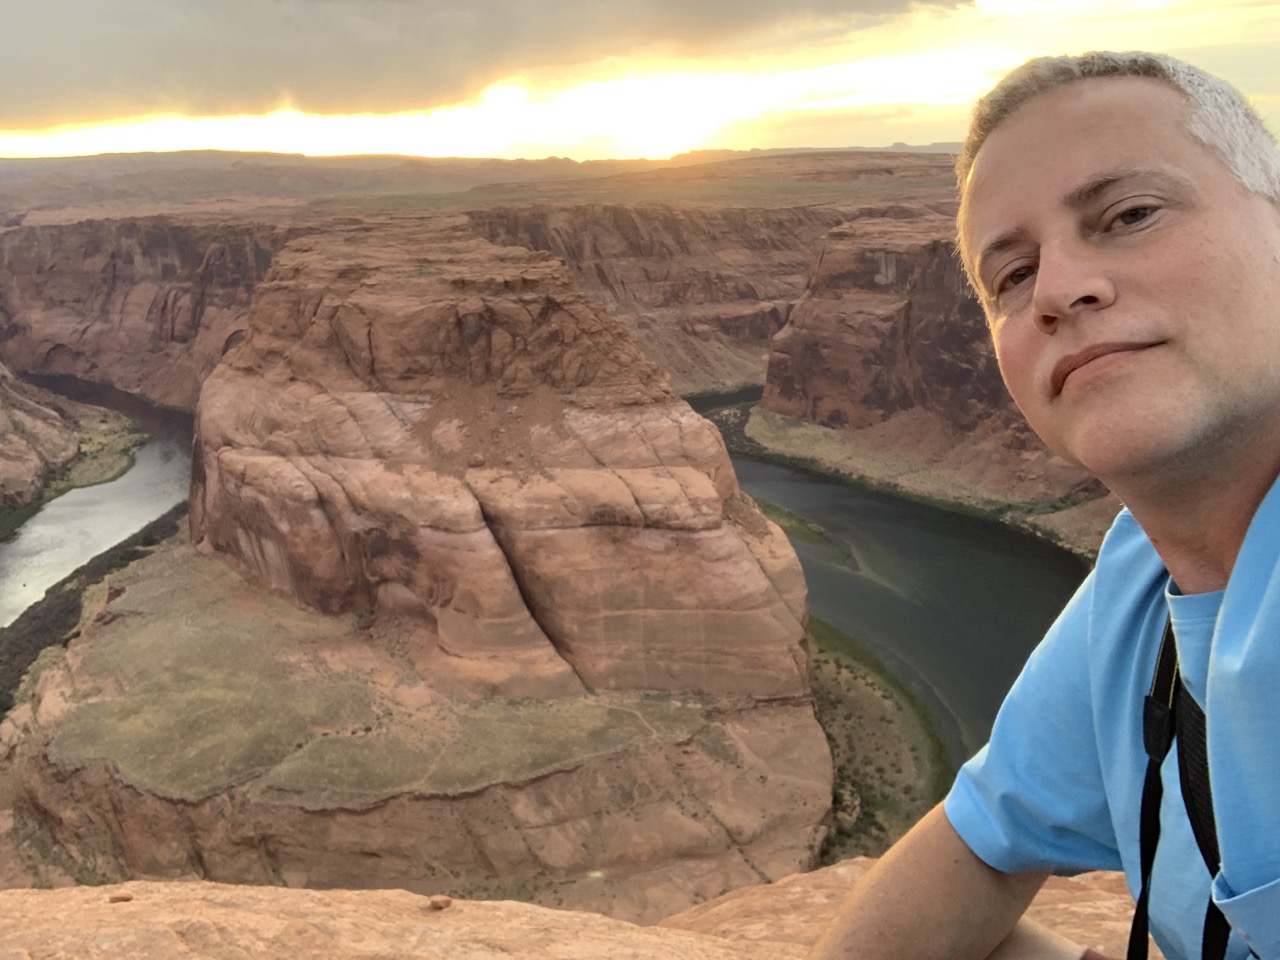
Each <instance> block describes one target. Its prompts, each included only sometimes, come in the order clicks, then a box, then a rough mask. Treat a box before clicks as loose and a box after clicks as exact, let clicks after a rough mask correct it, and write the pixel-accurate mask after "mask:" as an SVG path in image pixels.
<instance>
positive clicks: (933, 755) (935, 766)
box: [809, 617, 955, 803]
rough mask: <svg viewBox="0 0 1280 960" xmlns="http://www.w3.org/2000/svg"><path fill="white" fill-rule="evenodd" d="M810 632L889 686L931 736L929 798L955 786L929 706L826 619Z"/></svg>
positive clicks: (828, 649)
mask: <svg viewBox="0 0 1280 960" xmlns="http://www.w3.org/2000/svg"><path fill="white" fill-rule="evenodd" d="M809 635H810V637H812V639H813V643H814V646H816V647H817V648H818V649H819V650H822V651H824V652H826V653H830V654H833V655H837V656H840V657H843V658H845V659H846V660H848V661H849V662H850V663H852V664H856V665H858V666H860V667H861V668H862V669H863V670H865V671H867V672H868V673H869V674H871V675H872V676H874V677H875V678H876V680H877V681H879V682H881V683H883V684H884V685H885V686H886V687H888V688H889V690H890V691H891V693H892V695H893V696H894V697H896V698H898V699H899V700H900V701H901V702H902V703H904V704H905V705H906V706H907V707H908V708H909V709H910V711H911V713H912V714H913V715H914V716H915V718H916V721H917V722H918V723H919V725H920V728H921V730H922V731H923V732H924V734H925V736H926V738H927V739H928V746H929V749H928V753H927V755H926V757H925V762H926V764H927V766H928V769H929V771H930V774H931V777H930V781H929V788H928V797H929V799H930V801H931V802H934V803H936V802H937V801H939V800H941V799H942V798H943V797H944V796H945V795H946V792H947V790H949V789H950V788H951V781H952V779H953V778H954V777H955V770H954V769H952V767H951V761H950V760H949V759H948V758H947V748H946V746H945V745H944V744H943V742H942V737H940V736H939V735H938V731H937V728H936V727H935V726H934V725H933V718H932V717H931V716H930V714H929V710H928V708H927V707H926V706H925V705H924V703H923V702H922V701H921V700H920V698H919V697H917V696H916V695H915V694H914V693H912V692H911V691H910V690H909V689H907V687H906V686H905V685H903V683H902V681H901V680H899V679H898V678H897V677H896V676H894V675H893V674H892V673H891V672H890V671H889V669H888V668H887V667H886V666H885V665H884V664H883V663H881V662H880V661H879V660H878V659H877V658H876V657H875V655H874V654H872V653H871V652H870V651H868V650H867V649H866V647H864V646H862V645H861V644H860V643H858V641H857V640H855V639H854V638H853V637H850V636H849V635H848V634H845V633H841V632H840V631H839V630H837V629H836V628H835V627H833V626H832V625H831V624H829V623H827V622H826V621H825V620H819V619H818V618H816V617H814V618H812V619H810V621H809Z"/></svg>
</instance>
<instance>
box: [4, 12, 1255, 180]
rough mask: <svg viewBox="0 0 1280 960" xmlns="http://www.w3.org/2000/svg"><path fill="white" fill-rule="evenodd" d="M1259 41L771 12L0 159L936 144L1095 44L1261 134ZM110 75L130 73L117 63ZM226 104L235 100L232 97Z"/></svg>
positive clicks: (177, 117) (967, 17)
mask: <svg viewBox="0 0 1280 960" xmlns="http://www.w3.org/2000/svg"><path fill="white" fill-rule="evenodd" d="M890 6H892V5H890ZM1257 37H1280V4H1272V3H1254V2H1243V0H1236V2H1227V3H1220V2H1219V3H1214V4H1210V3H1207V2H1198V0H1194V2H1193V0H1114V2H1106V3H1103V2H1097V0H1083V2H1067V0H1030V2H1013V0H977V2H976V3H973V4H958V5H954V6H949V7H948V6H945V5H943V6H934V5H928V6H923V5H917V4H906V5H903V6H902V9H900V10H899V11H898V12H896V13H890V14H882V15H878V16H876V17H875V18H873V19H871V20H870V21H869V22H867V23H865V24H864V23H861V22H857V23H854V24H853V25H852V26H851V27H850V28H848V29H824V30H815V29H813V27H812V24H811V23H809V24H806V23H793V22H786V21H783V20H781V19H780V20H779V21H778V22H777V23H764V24H762V25H758V26H757V27H756V28H754V29H753V30H751V31H747V32H745V33H743V34H741V35H740V36H737V37H735V38H733V39H732V42H728V43H725V44H714V43H710V44H708V43H705V42H704V43H703V49H702V50H700V51H695V52H694V53H692V54H690V53H681V52H680V51H676V50H668V51H662V50H661V49H656V48H658V47H661V44H657V43H655V44H654V45H653V46H654V47H655V50H652V51H642V52H637V53H635V54H624V55H619V54H611V55H607V56H603V57H600V58H598V59H593V58H592V57H591V56H590V55H589V54H585V55H584V54H581V53H580V54H578V55H577V56H575V57H573V58H566V62H565V63H563V64H560V63H556V62H547V60H546V58H545V56H544V57H542V58H541V62H532V60H531V61H530V62H529V63H527V64H518V63H517V64H513V66H515V67H516V69H511V70H507V69H505V68H506V66H507V65H506V64H495V65H494V69H490V70H489V71H488V72H489V73H495V72H496V73H498V74H500V75H497V76H493V77H492V78H491V79H484V80H482V81H480V82H479V84H478V85H477V87H476V89H474V91H473V92H470V93H463V94H462V95H459V96H456V97H446V98H445V100H446V101H447V102H438V103H434V104H430V105H424V106H422V107H419V108H410V109H405V108H403V107H402V106H400V105H399V104H397V105H396V108H388V105H389V104H392V103H393V102H395V101H393V100H391V99H389V98H387V97H386V96H385V95H383V94H380V93H379V92H378V91H374V90H371V91H369V92H368V93H366V94H362V96H363V97H364V98H365V101H364V103H363V105H362V106H361V108H360V109H358V110H353V109H343V110H333V109H320V108H318V105H319V104H320V101H321V100H322V99H323V98H322V97H317V96H310V97H308V96H307V95H306V91H305V79H299V80H298V81H296V82H295V87H296V88H295V89H291V90H287V91H285V93H284V95H283V96H281V97H279V99H277V100H276V102H275V103H274V105H273V106H271V107H268V108H264V109H259V110H252V111H246V110H242V109H236V110H225V111H224V110H197V109H191V108H189V107H185V106H181V105H175V108H174V109H167V110H155V109H136V110H131V109H129V103H130V102H131V101H130V100H129V96H132V97H133V98H134V101H133V102H136V103H138V104H139V106H140V107H141V106H143V105H145V104H146V103H147V101H148V97H147V96H145V95H143V94H142V90H141V87H139V86H137V85H134V86H130V85H129V84H122V92H121V93H119V94H117V95H116V96H115V98H114V102H113V105H114V106H115V112H114V113H112V114H111V115H98V116H89V115H83V116H78V117H75V119H69V120H64V121H62V122H56V123H48V124H42V123H39V122H38V118H36V117H29V116H25V115H24V118H23V122H21V123H18V122H15V117H14V116H13V115H12V111H9V112H8V113H6V112H4V111H0V157H28V158H29V157H58V156H81V155H91V154H99V153H122V152H143V151H161V152H163V151H175V150H196V149H221V150H243V151H268V152H281V153H301V154H305V155H311V156H334V155H343V154H352V153H363V154H405V155H415V156H484V157H500V158H518V157H544V156H551V155H555V156H566V157H572V158H574V159H577V160H588V159H599V158H605V157H627V158H629V157H649V158H665V157H669V156H672V155H674V154H677V153H681V152H684V151H689V150H696V149H709V148H729V149H748V148H752V147H786V146H807V147H824V146H831V147H835V146H849V145H864V146H883V145H888V144H890V143H893V142H895V141H899V142H908V143H930V142H934V141H950V140H956V139H959V137H960V135H961V131H962V128H963V123H964V119H965V116H966V113H967V110H968V107H969V104H970V103H971V102H972V101H973V99H974V97H975V96H977V95H978V94H980V93H981V92H982V91H983V90H984V89H986V88H987V87H988V86H990V84H991V83H992V82H993V81H994V79H995V78H996V77H998V76H999V75H1000V74H1001V73H1002V72H1004V71H1005V70H1007V69H1009V68H1010V67H1011V66H1013V65H1015V64H1016V63H1018V62H1020V61H1022V60H1023V59H1025V58H1027V57H1028V56H1033V55H1038V54H1044V53H1057V52H1076V51H1080V50H1085V49H1091V48H1099V47H1110V48H1125V47H1142V48H1147V49H1155V50H1162V51H1167V52H1171V53H1174V54H1175V55H1179V56H1183V57H1185V58H1186V59H1189V60H1191V61H1192V62H1196V63H1199V64H1201V65H1203V66H1206V67H1207V68H1208V69H1211V70H1214V71H1217V72H1220V73H1222V74H1223V75H1224V76H1226V77H1227V78H1228V79H1230V80H1232V81H1234V82H1235V83H1237V84H1238V85H1239V86H1241V87H1242V89H1244V90H1245V92H1246V93H1248V94H1249V95H1250V96H1251V97H1252V98H1253V99H1254V101H1255V103H1256V104H1257V105H1258V106H1259V109H1260V110H1261V112H1262V113H1263V115H1264V117H1266V118H1267V119H1268V121H1269V122H1271V123H1272V125H1273V127H1274V126H1275V125H1276V121H1277V119H1280V67H1277V66H1275V64H1280V55H1277V54H1280V43H1277V42H1265V43H1258V42H1256V41H1255V39H1254V38H1257ZM668 46H671V45H670V44H668ZM244 55H246V56H247V55H248V54H247V52H246V53H245V54H244ZM499 67H501V68H502V69H498V68H499ZM119 69H120V70H121V71H123V72H125V73H127V72H128V70H129V66H128V64H127V63H126V64H125V65H123V66H121V67H120V68H119ZM482 74H483V71H480V72H479V73H477V75H478V76H479V75H482ZM285 79H286V80H287V79H288V78H285ZM276 82H277V83H279V82H281V81H279V80H278V79H277V81H276ZM265 90H267V87H264V91H265ZM73 94H74V91H73V90H71V89H70V88H69V89H68V93H67V94H66V95H65V98H64V101H63V102H60V103H59V104H57V105H56V107H57V111H56V112H60V113H61V114H62V115H64V116H71V115H73V114H75V113H76V111H77V110H78V111H80V112H81V113H87V112H88V110H89V108H88V107H87V106H82V105H80V104H79V103H78V102H77V100H76V99H75V97H74V95H73ZM218 95H219V89H218V85H217V84H216V83H211V84H210V85H209V86H207V87H206V88H205V89H203V91H202V97H203V100H204V101H207V102H208V103H209V104H214V103H216V102H217V101H218ZM166 96H169V97H170V98H171V99H179V100H180V99H181V98H180V97H176V98H175V97H173V96H172V95H171V94H166ZM237 96H238V98H239V99H240V100H242V101H243V100H244V99H245V97H246V94H245V93H244V91H240V92H239V93H238V94H237ZM263 96H267V93H265V92H264V93H263ZM151 99H152V100H154V99H155V98H154V97H152V98H151ZM193 99H195V98H193ZM232 99H234V98H232V97H228V98H227V101H228V102H230V101H231V100H232ZM250 99H252V98H251V97H250ZM426 99H432V98H431V97H427V98H426ZM436 99H438V97H437V98H436ZM399 100H401V101H402V100H403V96H401V97H399ZM54 106H55V105H53V104H50V107H51V108H52V107H54ZM54 112H55V110H54V109H50V110H49V113H50V114H53V113H54Z"/></svg>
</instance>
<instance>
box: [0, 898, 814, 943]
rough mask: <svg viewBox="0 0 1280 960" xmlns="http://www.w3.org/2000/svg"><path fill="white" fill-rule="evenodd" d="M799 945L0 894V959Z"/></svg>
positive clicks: (501, 922)
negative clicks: (742, 942)
mask: <svg viewBox="0 0 1280 960" xmlns="http://www.w3.org/2000/svg"><path fill="white" fill-rule="evenodd" d="M801 953H802V951H801V949H800V948H799V947H794V946H791V947H788V946H781V945H779V944H776V943H772V944H741V943H728V942H726V941H724V940H722V939H719V938H716V937H709V936H701V935H698V934H693V933H686V932H683V931H676V930H664V929H661V928H655V927H638V926H634V925H633V924H630V923H625V922H623V921H620V920H610V919H607V918H605V917H601V916H597V915H595V914H590V913H580V912H571V911H562V910H548V909H545V908H541V907H535V906H530V905H528V904H523V903H512V902H477V901H467V900H454V901H452V903H451V904H450V905H449V906H448V907H445V908H444V909H434V908H433V907H432V905H431V902H430V900H429V898H428V897H426V896H417V895H414V894H410V893H406V892H404V891H400V890H385V891H362V892H352V891H348V890H326V891H320V890H281V889H279V888H272V887H232V886H223V885H219V884H207V883H191V884H159V883H127V884H121V885H118V886H111V887H78V888H72V889H67V890H58V891H42V890H13V891H7V892H2V893H0V960H29V958H30V960H35V958H39V960H118V958H122V957H128V958H130V960H176V958H181V957H202V958H209V960H240V958H245V960H247V958H251V957H307V958H310V960H361V958H364V960H374V958H377V960H499V958H507V957H513V956H518V957H525V958H529V960H597V958H600V957H612V958H617V960H660V958H661V960H672V958H677V957H678V958H680V960H770V958H778V960H788V958H791V957H796V958H798V957H800V956H801Z"/></svg>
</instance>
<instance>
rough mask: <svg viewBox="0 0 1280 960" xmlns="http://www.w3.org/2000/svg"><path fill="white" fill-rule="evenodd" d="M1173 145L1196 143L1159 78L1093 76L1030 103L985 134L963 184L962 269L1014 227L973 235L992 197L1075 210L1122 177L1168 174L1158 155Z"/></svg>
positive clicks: (1177, 95)
mask: <svg viewBox="0 0 1280 960" xmlns="http://www.w3.org/2000/svg"><path fill="white" fill-rule="evenodd" d="M1178 140H1183V141H1185V142H1186V143H1194V142H1195V141H1194V138H1193V137H1192V136H1191V133H1190V128H1189V125H1188V123H1187V105H1186V98H1185V96H1184V95H1183V94H1182V92H1181V91H1180V90H1178V89H1177V88H1175V87H1173V86H1171V85H1169V84H1167V83H1165V82H1163V81H1160V80H1153V79H1150V78H1147V77H1101V78H1097V77H1095V78H1089V79H1085V80H1079V81H1076V82H1074V83H1071V84H1067V85H1064V86H1062V87H1057V88H1055V89H1053V90H1050V91H1046V92H1044V93H1040V94H1037V95H1036V96H1034V97H1032V98H1030V99H1028V100H1027V101H1026V102H1025V103H1023V104H1022V105H1020V106H1019V107H1018V108H1017V109H1015V110H1014V111H1013V112H1012V113H1010V114H1009V116H1008V117H1006V118H1005V120H1004V121H1003V122H1002V123H1001V124H1000V125H999V126H997V127H996V128H995V129H994V130H993V131H992V132H991V134H990V135H989V136H988V138H987V140H986V142H984V143H983V145H982V147H981V149H979V150H978V152H977V155H976V156H975V157H974V162H973V164H972V166H971V167H970V168H969V171H968V175H967V176H966V178H965V182H964V184H963V185H962V188H961V191H960V211H959V215H958V218H957V228H958V231H957V234H958V239H959V242H960V252H961V257H962V259H963V260H964V262H965V265H966V267H967V268H969V269H970V271H971V272H972V271H973V268H974V266H975V264H974V258H975V256H976V254H977V253H978V248H977V246H976V245H977V244H981V246H982V248H983V249H985V248H986V247H987V246H989V245H991V244H992V243H995V242H996V241H999V244H997V245H1000V244H1003V243H1005V242H1007V238H1006V237H1005V236H1004V235H1005V234H1006V233H1008V232H1009V231H1010V230H1012V229H1013V228H1014V227H1015V226H1016V225H1015V224H1011V223H1009V224H999V225H996V226H995V227H994V228H990V229H988V230H987V233H988V234H991V232H992V229H994V230H995V231H997V232H998V234H999V236H991V235H988V236H987V237H985V238H983V237H975V236H974V235H973V220H974V213H975V209H978V208H981V211H982V212H984V213H985V212H986V207H987V206H988V205H989V203H990V202H992V201H993V200H995V201H1003V200H1011V201H1018V200H1022V199H1026V198H1027V195H1030V196H1031V197H1033V198H1034V199H1036V200H1037V201H1050V202H1055V203H1060V204H1062V205H1066V206H1079V205H1080V204H1082V203H1083V202H1085V201H1087V200H1088V199H1090V198H1091V197H1092V196H1094V195H1096V194H1098V193H1099V192H1101V191H1102V190H1104V189H1106V188H1107V187H1109V186H1111V185H1112V184H1114V183H1115V182H1117V181H1120V180H1123V179H1125V178H1133V177H1136V176H1140V175H1151V174H1153V173H1156V172H1163V173H1165V174H1166V175H1169V171H1168V170H1167V164H1165V163H1163V158H1164V156H1165V154H1166V153H1167V148H1168V147H1169V146H1170V145H1172V144H1174V143H1176V142H1177V141H1178ZM1197 146H1199V147H1203V145H1199V144H1197ZM1205 149H1207V148H1205ZM983 219H985V217H984V218H983ZM984 226H985V225H984Z"/></svg>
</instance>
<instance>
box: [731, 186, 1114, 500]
mask: <svg viewBox="0 0 1280 960" xmlns="http://www.w3.org/2000/svg"><path fill="white" fill-rule="evenodd" d="M878 213H881V214H882V215H873V216H862V217H859V218H856V219H853V220H851V221H850V222H848V223H847V224H844V225H843V226H840V227H838V228H836V229H834V230H832V231H831V232H830V233H829V234H828V235H827V236H826V238H825V240H824V241H823V243H822V245H821V247H820V250H819V252H818V255H817V258H816V260H815V261H814V263H813V266H812V269H811V272H810V276H809V281H808V286H807V288H806V290H805V292H804V295H803V296H802V297H801V298H800V300H799V302H798V303H797V304H796V307H795V309H794V310H793V311H792V313H791V316H790V319H789V321H788V323H787V325H786V327H784V328H783V329H782V331H780V332H779V333H778V335H777V336H776V337H774V340H773V350H772V353H771V354H770V357H769V367H768V374H767V379H766V382H765V390H764V397H763V399H762V401H761V403H760V409H761V410H762V411H765V412H766V413H773V414H781V415H784V416H786V417H791V418H795V419H799V420H802V421H806V422H809V423H813V424H817V425H821V426H825V427H831V428H834V429H836V430H839V431H843V432H844V433H846V434H848V435H851V436H852V438H854V439H852V440H851V441H850V443H851V445H852V446H856V447H857V448H859V456H860V458H861V460H862V463H863V465H864V468H863V471H862V472H864V473H866V474H868V475H871V476H872V477H874V478H876V479H885V480H891V481H893V482H895V483H897V484H899V485H901V486H903V487H905V488H907V489H909V490H912V491H913V492H918V493H924V494H926V495H930V496H937V497H941V498H943V499H948V500H961V501H968V502H971V503H980V504H985V505H994V504H1000V503H1015V504H1018V503H1021V504H1023V505H1028V504H1031V505H1038V506H1037V509H1039V508H1040V507H1045V506H1053V507H1062V506H1067V505H1073V504H1076V503H1081V502H1085V501H1090V500H1094V499H1096V498H1098V497H1100V496H1101V495H1102V494H1103V492H1104V491H1103V490H1102V489H1101V487H1099V486H1098V485H1097V484H1096V483H1094V482H1092V481H1091V480H1089V478H1088V477H1087V476H1086V475H1085V474H1084V472H1083V471H1081V470H1080V469H1079V468H1077V467H1075V466H1073V465H1070V464H1067V463H1065V462H1064V461H1062V460H1061V459H1059V458H1058V457H1056V456H1054V455H1053V454H1052V453H1050V452H1049V451H1048V450H1047V449H1046V448H1045V446H1044V445H1043V444H1042V443H1041V442H1040V440H1039V439H1038V438H1037V437H1036V436H1035V435H1034V434H1033V433H1032V432H1031V430H1030V428H1029V427H1028V426H1027V425H1026V422H1025V421H1024V420H1023V418H1022V416H1021V414H1020V413H1019V412H1018V410H1017V408H1016V407H1015V406H1014V405H1013V402H1012V401H1011V400H1010V399H1009V396H1008V393H1007V391H1006V390H1005V388H1004V384H1003V382H1002V381H1001V378H1000V371H999V369H998V367H997V365H996V360H995V354H994V352H993V350H992V347H991V342H990V337H989V336H988V334H987V330H986V324H985V321H984V318H983V315H982V309H981V307H980V306H979V304H978V303H977V301H976V300H975V299H974V297H973V296H972V293H971V292H970V290H969V289H968V286H967V283H966V281H965V278H964V273H963V270H962V268H961V266H960V262H959V260H958V258H957V257H956V255H955V250H954V245H953V242H952V239H951V238H952V236H953V234H954V229H955V225H954V219H953V217H952V216H950V215H949V213H947V212H939V211H938V210H935V209H932V208H928V207H911V206H904V207H898V208H890V209H887V210H885V211H879V212H878ZM757 426H758V427H759V425H757ZM755 435H756V436H757V437H758V438H760V439H762V440H764V442H766V443H768V444H770V445H775V446H776V445H777V444H778V443H779V441H780V438H779V437H778V436H776V431H771V430H770V429H769V428H768V425H767V423H766V424H765V426H764V427H763V428H758V429H757V431H756V434H755ZM801 445H802V446H807V447H809V448H810V449H812V447H813V443H812V440H811V439H806V440H804V441H801ZM831 459H838V456H835V455H833V456H832V457H831ZM1111 513H1112V514H1113V513H1114V507H1112V509H1111Z"/></svg>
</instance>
